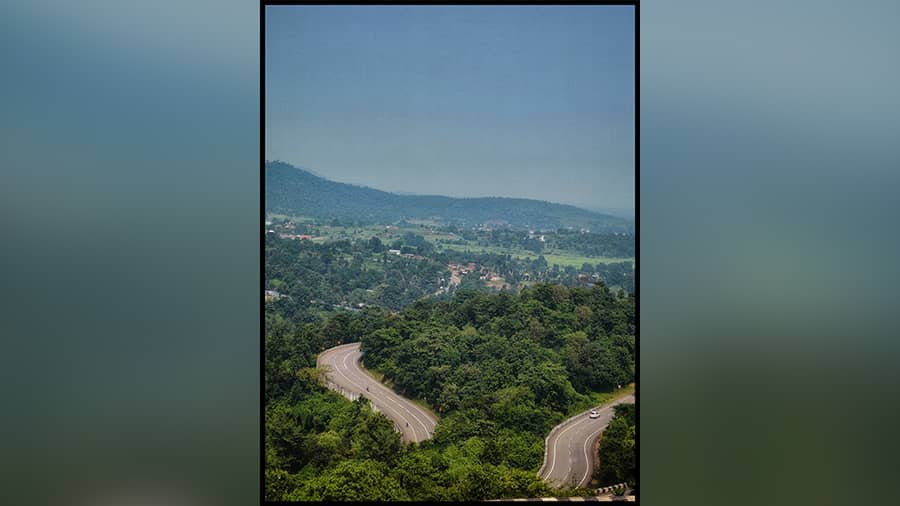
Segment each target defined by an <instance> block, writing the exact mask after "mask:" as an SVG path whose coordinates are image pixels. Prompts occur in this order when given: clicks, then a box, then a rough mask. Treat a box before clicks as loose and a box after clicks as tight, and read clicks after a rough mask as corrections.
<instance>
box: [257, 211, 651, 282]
mask: <svg viewBox="0 0 900 506" xmlns="http://www.w3.org/2000/svg"><path fill="white" fill-rule="evenodd" d="M268 216H269V217H271V218H281V219H293V220H294V221H295V222H311V221H313V219H312V218H309V217H304V216H286V215H282V214H270V215H268ZM419 222H421V224H427V220H419V221H417V223H416V224H419ZM317 228H318V230H319V232H318V237H316V238H315V239H313V242H316V243H323V242H328V241H337V240H342V239H347V240H351V241H352V240H369V239H371V238H372V237H378V238H379V239H381V241H382V242H383V243H386V244H390V243H391V242H393V241H394V240H397V239H400V238H402V237H403V235H404V234H406V233H407V232H410V233H413V234H418V235H422V236H423V237H425V239H426V240H428V241H429V242H432V243H434V244H435V246H436V247H440V248H444V249H452V250H456V251H466V250H469V251H472V252H475V253H495V254H499V255H512V256H513V257H515V258H518V259H520V260H521V259H528V260H534V259H535V258H537V257H538V255H537V254H535V253H534V252H532V251H527V250H521V249H507V248H503V247H500V246H481V245H478V244H472V243H471V242H469V243H468V244H447V243H437V240H438V239H443V240H458V239H459V238H460V237H459V236H457V235H454V234H450V233H447V232H437V233H433V234H430V233H428V229H427V228H421V227H419V226H413V227H403V228H394V229H390V230H389V229H386V228H385V225H368V226H364V227H334V226H331V225H320V226H319V227H317ZM542 254H543V255H544V259H546V260H547V263H548V264H550V265H553V264H556V265H559V266H560V267H568V266H572V267H575V268H579V269H580V268H581V266H582V265H584V264H585V263H588V264H591V265H596V264H611V263H618V262H634V261H635V260H634V258H611V257H587V256H582V255H579V254H577V253H573V252H567V251H558V250H547V251H546V252H544V253H542Z"/></svg>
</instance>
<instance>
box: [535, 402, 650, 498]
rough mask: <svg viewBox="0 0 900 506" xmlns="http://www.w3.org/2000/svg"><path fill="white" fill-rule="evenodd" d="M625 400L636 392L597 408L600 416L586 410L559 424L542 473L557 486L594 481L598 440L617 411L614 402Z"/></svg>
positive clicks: (549, 442) (548, 446) (549, 481)
mask: <svg viewBox="0 0 900 506" xmlns="http://www.w3.org/2000/svg"><path fill="white" fill-rule="evenodd" d="M621 403H634V394H630V395H627V396H624V397H620V398H619V399H616V400H615V401H613V402H612V403H610V404H607V405H605V406H603V407H602V408H597V411H599V412H600V417H599V418H590V417H589V416H588V413H589V412H590V411H585V412H584V413H581V414H580V415H577V416H575V417H574V418H571V419H569V420H567V421H565V422H563V423H561V424H559V425H558V426H557V427H556V428H555V430H554V431H553V432H552V433H551V435H550V437H549V439H548V440H547V451H546V455H545V458H544V465H543V466H541V469H540V471H538V475H539V476H540V477H541V478H543V479H544V481H546V482H547V483H549V484H551V485H553V486H556V487H562V486H573V485H574V486H579V487H584V486H587V485H588V484H590V482H591V474H592V473H593V470H594V463H595V460H596V458H595V453H594V443H595V442H596V441H597V438H598V437H600V433H601V432H603V429H605V428H606V426H607V425H609V422H610V420H612V417H613V415H615V411H614V410H613V406H615V405H616V404H621Z"/></svg>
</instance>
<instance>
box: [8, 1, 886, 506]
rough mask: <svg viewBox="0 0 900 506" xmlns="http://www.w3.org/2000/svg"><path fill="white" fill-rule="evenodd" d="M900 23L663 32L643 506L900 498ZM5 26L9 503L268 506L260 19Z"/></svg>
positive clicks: (151, 14) (664, 13) (832, 9)
mask: <svg viewBox="0 0 900 506" xmlns="http://www.w3.org/2000/svg"><path fill="white" fill-rule="evenodd" d="M898 15H900V5H898V4H896V3H895V2H888V1H880V0H871V1H867V2H861V3H855V4H850V3H847V2H840V3H839V2H832V1H824V2H822V1H819V2H812V1H809V0H800V1H797V2H790V3H784V2H774V1H769V0H764V1H761V2H754V3H752V4H740V5H739V4H729V5H726V4H722V3H721V2H713V1H706V0H701V1H697V0H687V1H684V2H677V3H673V2H663V1H648V2H646V3H644V4H642V6H641V10H640V58H641V60H640V101H641V102H640V116H639V117H640V138H639V139H640V155H641V156H640V162H641V165H640V169H641V174H640V184H639V186H638V188H639V199H640V200H639V206H640V207H639V212H640V248H641V249H640V258H639V266H640V317H641V319H640V322H641V327H640V362H639V367H640V379H639V383H640V387H639V392H640V443H639V444H640V485H639V490H640V495H641V501H645V502H646V503H648V504H735V505H742V504H759V503H767V504H796V503H798V502H799V503H803V504H807V503H808V504H856V503H858V502H862V501H869V502H875V501H878V502H884V503H890V502H893V501H895V500H896V499H895V496H896V493H895V492H894V490H893V489H892V488H891V486H892V484H893V483H892V479H893V478H894V477H895V475H896V469H898V468H900V466H898V464H900V462H898V457H897V455H900V451H898V450H900V448H898V446H900V445H898V443H897V441H898V439H897V437H896V436H895V435H894V428H895V426H897V425H898V422H900V414H898V413H900V408H898V401H900V396H898V390H900V381H898V380H900V378H898V375H900V368H898V358H900V353H898V352H900V343H898V341H897V339H896V336H897V335H898V332H897V327H898V319H897V317H896V314H895V313H896V310H895V309H894V308H895V306H896V302H895V300H894V299H892V298H891V293H893V287H894V286H896V285H897V281H898V276H897V270H898V267H897V261H896V259H897V258H898V255H897V253H898V249H900V248H898V238H897V231H896V230H897V227H896V225H895V223H894V222H895V219H896V217H897V216H898V210H900V209H898V207H900V204H898V199H897V197H896V192H897V188H898V184H897V183H898V179H900V173H898V170H897V167H898V161H900V160H898V158H900V156H898V149H897V147H896V144H897V140H896V136H897V132H898V129H897V126H898V124H897V123H898V121H900V114H898V113H900V92H898V90H900V86H898V84H900V68H898V65H897V63H896V61H897V58H896V57H895V54H896V51H897V48H898V47H900V32H898V31H897V30H896V29H895V25H896V22H897V20H898ZM0 19H2V20H3V21H2V30H0V53H2V55H3V58H2V61H3V67H4V68H3V79H0V90H2V92H3V93H2V96H3V114H2V115H0V129H2V136H0V142H2V143H3V147H2V149H0V161H2V165H0V166H2V168H3V170H2V171H0V174H2V175H0V206H2V207H0V224H2V225H0V226H2V228H0V234H2V236H0V237H2V238H3V239H2V244H3V247H2V248H0V251H2V255H3V259H2V262H0V266H2V267H0V269H2V272H0V275H2V280H3V288H4V289H3V290H2V292H0V293H2V295H0V297H2V298H3V301H2V305H0V307H2V313H0V314H2V318H0V336H2V337H3V343H4V349H3V352H2V353H0V371H2V374H3V376H2V379H3V381H2V382H0V389H2V398H3V399H4V401H5V405H4V409H3V410H2V415H0V434H2V437H0V445H2V446H0V454H2V455H3V459H0V462H2V463H0V466H2V469H0V476H3V487H2V492H0V496H2V498H3V499H4V500H3V502H4V503H9V504H18V503H25V502H27V503H33V504H41V503H49V502H53V503H62V504H75V505H105V504H185V505H206V504H210V505H212V504H251V503H254V502H256V501H257V500H258V498H259V496H260V494H259V458H260V452H259V422H260V420H259V381H260V378H259V362H258V360H259V356H258V351H259V338H260V336H259V329H260V327H259V324H260V311H259V309H260V304H259V296H260V294H259V290H260V282H259V281H260V278H259V276H260V272H259V269H260V257H259V251H260V247H259V244H260V243H259V240H260V234H259V224H260V223H259V217H260V215H259V210H260V202H259V184H260V177H259V176H260V172H259V170H260V167H259V153H260V149H261V146H260V142H259V133H260V132H259V128H260V117H259V111H260V107H259V105H260V103H259V100H260V98H259V97H260V84H259V65H260V62H259V27H260V20H259V6H258V5H257V4H255V3H252V2H236V1H231V0H225V1H218V2H212V1H192V2H174V1H168V0H164V1H160V2H154V3H152V4H141V3H127V4H125V3H121V2H112V1H97V0H88V1H85V2H79V3H68V2H44V1H36V2H28V3H19V4H13V3H5V4H4V5H3V7H0ZM892 217H893V218H892Z"/></svg>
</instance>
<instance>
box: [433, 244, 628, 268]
mask: <svg viewBox="0 0 900 506" xmlns="http://www.w3.org/2000/svg"><path fill="white" fill-rule="evenodd" d="M441 246H443V247H444V248H445V249H453V250H457V251H466V250H469V251H472V252H477V253H497V254H500V255H512V256H513V257H515V258H518V259H523V258H527V259H529V260H533V259H535V258H537V257H538V256H539V255H537V254H535V253H534V252H531V251H524V250H517V249H506V248H501V247H499V246H479V245H474V244H469V245H462V244H442V245H441ZM542 254H543V255H544V259H546V260H547V263H548V264H550V265H553V264H557V265H559V266H560V267H566V266H569V265H571V266H572V267H577V268H581V266H582V265H584V264H585V263H589V264H591V265H596V264H612V263H617V262H634V258H609V257H586V256H581V255H577V254H574V253H567V252H564V251H554V252H552V253H551V252H547V253H542Z"/></svg>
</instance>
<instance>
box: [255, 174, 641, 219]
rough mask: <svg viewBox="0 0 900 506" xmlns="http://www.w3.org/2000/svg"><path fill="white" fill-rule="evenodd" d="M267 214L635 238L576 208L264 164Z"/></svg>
mask: <svg viewBox="0 0 900 506" xmlns="http://www.w3.org/2000/svg"><path fill="white" fill-rule="evenodd" d="M265 170H266V183H265V184H266V212H270V213H278V214H288V215H295V216H310V217H314V218H338V219H341V220H342V221H344V220H351V221H358V222H361V223H394V222H397V221H400V220H416V219H433V220H439V221H442V222H444V223H447V224H453V225H457V226H464V227H469V226H476V225H489V226H491V225H493V226H509V227H513V228H530V229H538V230H540V229H545V230H546V229H553V230H555V229H557V228H561V227H562V228H565V227H573V228H576V229H581V228H586V229H588V230H590V231H591V232H627V233H633V232H634V222H633V221H631V220H628V219H625V218H621V217H617V216H610V215H607V214H601V213H597V212H593V211H588V210H585V209H581V208H578V207H575V206H570V205H565V204H554V203H551V202H544V201H541V200H531V199H514V198H505V197H478V198H453V197H443V196H437V195H400V194H397V193H389V192H385V191H381V190H376V189H373V188H368V187H365V186H356V185H352V184H346V183H338V182H335V181H329V180H328V179H325V178H322V177H319V176H316V175H314V174H313V173H311V172H309V171H306V170H303V169H300V168H297V167H294V166H292V165H289V164H287V163H283V162H266V167H265Z"/></svg>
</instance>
